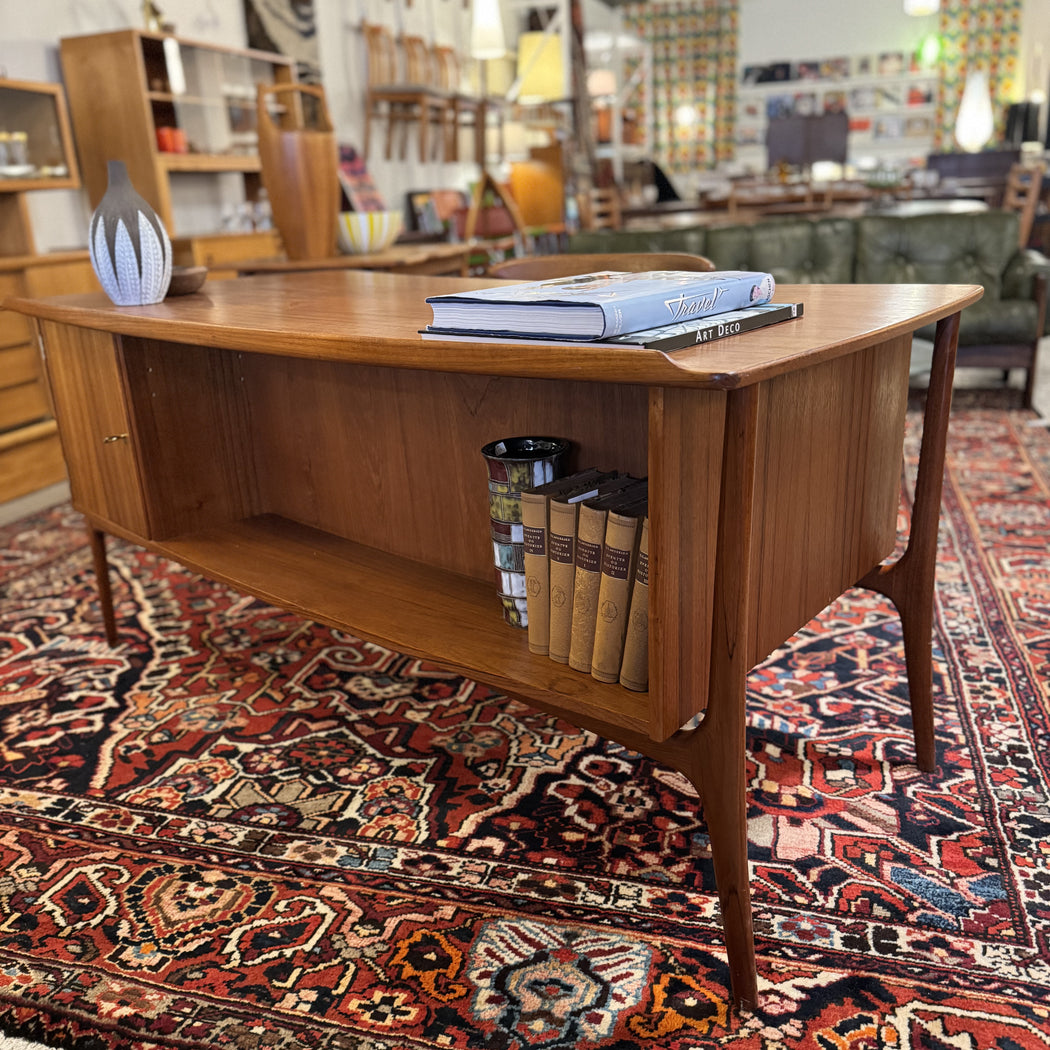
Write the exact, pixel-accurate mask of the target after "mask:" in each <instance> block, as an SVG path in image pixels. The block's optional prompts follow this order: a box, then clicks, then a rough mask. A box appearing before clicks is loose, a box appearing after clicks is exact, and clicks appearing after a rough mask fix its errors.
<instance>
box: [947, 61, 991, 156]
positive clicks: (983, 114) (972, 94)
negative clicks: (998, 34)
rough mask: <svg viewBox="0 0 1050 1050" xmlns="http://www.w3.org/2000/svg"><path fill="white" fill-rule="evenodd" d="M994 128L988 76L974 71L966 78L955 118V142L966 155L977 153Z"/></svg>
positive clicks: (979, 71) (983, 72)
mask: <svg viewBox="0 0 1050 1050" xmlns="http://www.w3.org/2000/svg"><path fill="white" fill-rule="evenodd" d="M994 127H995V117H994V115H993V113H992V96H991V93H990V91H989V87H988V74H987V73H986V72H985V71H984V70H983V69H976V70H974V71H973V72H972V73H970V74H969V75H968V76H967V77H966V86H965V87H964V88H963V96H962V101H961V102H960V103H959V115H958V116H957V117H956V118H955V141H956V142H958V143H959V145H960V146H962V148H963V149H964V150H966V151H967V152H968V153H977V152H979V151H980V150H981V149H983V148H984V146H985V145H986V143H987V142H988V140H989V139H990V138H991V137H992V131H993V130H994Z"/></svg>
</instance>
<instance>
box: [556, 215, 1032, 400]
mask: <svg viewBox="0 0 1050 1050" xmlns="http://www.w3.org/2000/svg"><path fill="white" fill-rule="evenodd" d="M1017 244H1018V217H1017V215H1015V214H1014V213H1012V212H1000V211H989V212H977V213H964V214H939V215H938V214H934V215H916V216H908V217H897V216H883V215H866V216H863V217H860V218H821V219H798V218H791V219H770V220H768V221H765V222H758V223H754V224H752V225H746V226H685V227H678V228H673V229H665V230H596V231H593V232H580V233H577V234H574V235H573V236H572V237H571V238H570V239H569V249H568V250H569V251H570V252H666V251H680V252H691V253H693V254H695V255H704V256H706V257H707V258H708V259H710V260H711V261H712V262H714V264H715V265H716V266H717V267H718V268H719V269H721V270H763V271H765V272H767V273H771V274H773V276H774V277H775V278H776V280H777V281H778V282H779V283H782V284H810V283H814V284H902V283H904V284H980V285H983V286H984V297H983V298H982V299H981V300H980V301H979V302H977V303H974V305H973V306H969V307H967V308H966V309H965V310H964V311H963V314H962V317H961V319H960V325H959V352H958V357H957V365H958V366H959V367H966V366H970V367H983V368H997V369H1003V370H1004V371H1005V370H1007V369H1011V368H1023V369H1024V370H1025V373H1026V375H1025V388H1024V404H1025V406H1026V407H1030V406H1031V401H1032V391H1033V384H1034V380H1035V369H1036V356H1037V352H1038V349H1039V337H1040V336H1041V335H1043V334H1046V333H1045V329H1046V326H1047V317H1046V295H1047V291H1046V289H1047V276H1048V274H1050V259H1047V258H1046V257H1045V256H1044V255H1042V254H1041V253H1039V252H1036V251H1032V250H1029V249H1019V248H1018V246H1017ZM918 334H919V335H920V336H922V337H924V338H928V339H932V338H933V328H932V327H930V328H929V330H922V331H920V332H919V333H918Z"/></svg>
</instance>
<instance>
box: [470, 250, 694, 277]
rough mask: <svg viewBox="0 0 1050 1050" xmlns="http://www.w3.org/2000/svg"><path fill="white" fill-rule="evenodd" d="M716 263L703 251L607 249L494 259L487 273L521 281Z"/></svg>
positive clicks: (687, 268) (491, 275)
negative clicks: (691, 253)
mask: <svg viewBox="0 0 1050 1050" xmlns="http://www.w3.org/2000/svg"><path fill="white" fill-rule="evenodd" d="M713 269H715V264H714V263H713V262H711V260H710V259H705V258H704V257H703V256H702V255H690V254H689V253H688V252H609V253H608V254H603V253H595V254H591V255H585V254H582V253H581V254H579V255H572V254H567V255H525V256H522V257H521V258H520V259H507V260H505V261H504V262H499V263H495V264H494V265H492V266H490V267H489V268H488V270H487V271H486V275H487V276H488V277H509V278H513V279H514V280H520V281H546V280H549V279H553V278H555V277H574V276H575V275H576V274H580V273H597V272H598V271H599V270H620V271H622V272H626V273H644V272H645V271H647V270H693V271H708V270H713Z"/></svg>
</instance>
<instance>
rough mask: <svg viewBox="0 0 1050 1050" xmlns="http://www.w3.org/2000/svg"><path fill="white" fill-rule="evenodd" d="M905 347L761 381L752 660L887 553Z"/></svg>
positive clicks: (893, 522)
mask: <svg viewBox="0 0 1050 1050" xmlns="http://www.w3.org/2000/svg"><path fill="white" fill-rule="evenodd" d="M910 353H911V339H910V338H909V337H905V338H901V339H897V340H894V341H892V342H889V343H886V344H883V345H882V346H878V347H873V348H871V349H870V350H866V351H863V352H861V353H856V354H850V355H849V356H848V357H843V358H838V359H836V360H833V361H827V362H825V363H823V364H820V365H817V366H814V367H813V368H808V369H802V370H800V371H798V372H792V373H789V374H786V375H782V376H777V377H776V378H774V379H771V380H768V381H767V382H766V384H765V386H766V391H765V394H766V396H765V400H764V408H763V412H762V415H761V418H760V420H759V445H758V455H757V459H758V462H757V466H756V480H755V519H754V537H753V544H754V559H755V561H754V564H755V568H754V571H753V573H752V579H751V586H752V598H751V603H750V604H751V630H750V632H749V637H750V647H751V654H752V655H751V662H752V664H756V663H758V662H759V661H760V660H763V659H765V657H766V656H768V655H769V653H770V652H772V651H773V650H774V649H775V648H777V647H778V646H779V645H781V644H783V642H784V641H785V640H786V639H788V638H790V637H791V635H792V634H794V633H795V632H796V631H797V630H798V629H799V628H800V627H802V626H803V625H805V624H806V623H808V622H809V620H811V619H812V618H813V617H814V616H816V615H817V613H819V612H820V611H821V610H822V609H824V608H825V607H826V606H827V605H828V604H829V603H830V602H832V601H833V600H834V599H835V598H837V597H838V596H839V595H840V594H842V593H843V591H845V590H847V589H848V588H849V587H852V586H853V585H854V584H855V583H856V582H857V580H859V579H860V578H861V577H862V576H863V575H864V574H865V573H866V572H868V571H869V570H870V569H872V568H873V567H874V566H875V565H877V564H878V563H879V562H880V561H881V560H882V559H884V558H886V557H888V556H889V555H890V554H891V553H892V552H893V549H894V545H895V541H896V527H897V511H898V508H899V505H900V482H901V462H902V458H901V449H902V446H903V441H904V416H905V412H906V410H907V396H908V367H909V361H910Z"/></svg>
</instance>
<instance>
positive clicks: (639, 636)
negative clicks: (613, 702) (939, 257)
mask: <svg viewBox="0 0 1050 1050" xmlns="http://www.w3.org/2000/svg"><path fill="white" fill-rule="evenodd" d="M620 685H622V686H624V687H625V688H627V689H634V690H637V691H638V692H645V690H647V689H648V688H649V519H648V518H646V519H645V520H644V521H643V522H642V529H641V536H640V537H639V540H638V563H637V565H636V567H635V570H634V586H633V587H632V589H631V611H630V613H629V614H628V616H627V634H626V636H625V637H624V643H623V661H622V662H621V664H620Z"/></svg>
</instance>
